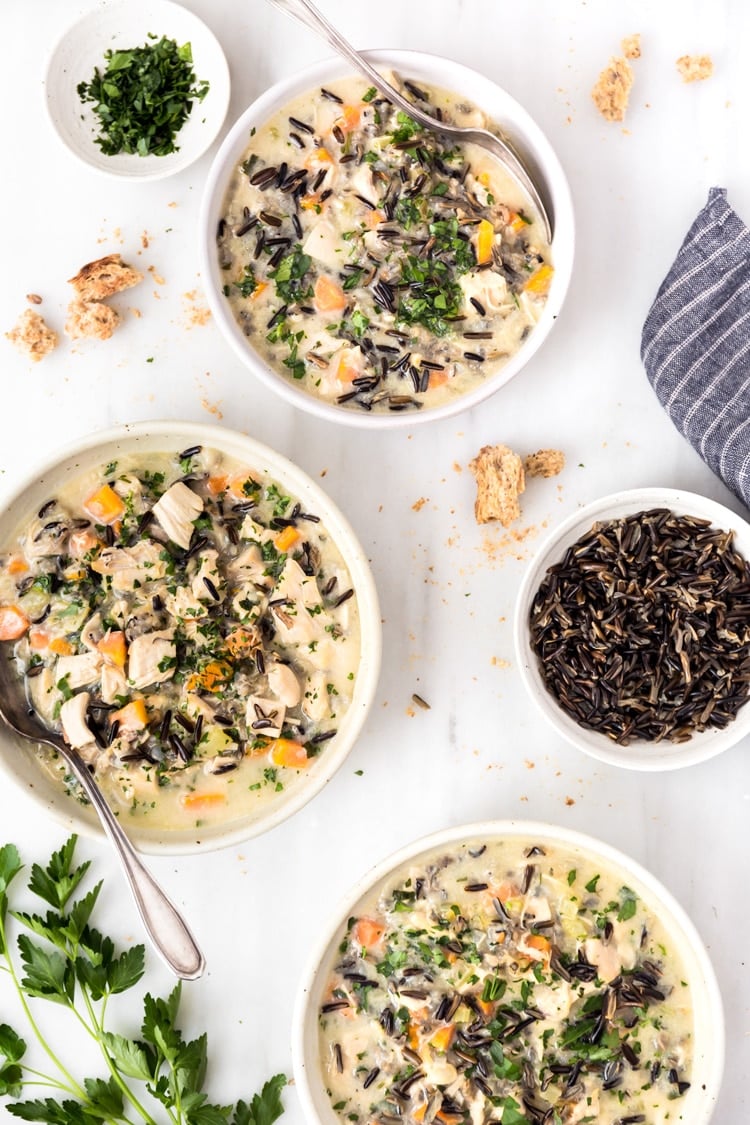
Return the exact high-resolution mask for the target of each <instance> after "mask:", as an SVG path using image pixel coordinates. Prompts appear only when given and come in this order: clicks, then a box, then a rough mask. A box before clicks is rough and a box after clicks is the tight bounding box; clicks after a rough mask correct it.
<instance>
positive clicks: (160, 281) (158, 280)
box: [148, 266, 167, 285]
mask: <svg viewBox="0 0 750 1125" xmlns="http://www.w3.org/2000/svg"><path fill="white" fill-rule="evenodd" d="M148 272H149V273H150V274H151V276H152V277H153V279H154V281H155V282H156V284H157V285H166V284H167V283H166V280H165V279H164V278H163V277H162V276H161V274H160V273H157V272H156V266H149V267H148Z"/></svg>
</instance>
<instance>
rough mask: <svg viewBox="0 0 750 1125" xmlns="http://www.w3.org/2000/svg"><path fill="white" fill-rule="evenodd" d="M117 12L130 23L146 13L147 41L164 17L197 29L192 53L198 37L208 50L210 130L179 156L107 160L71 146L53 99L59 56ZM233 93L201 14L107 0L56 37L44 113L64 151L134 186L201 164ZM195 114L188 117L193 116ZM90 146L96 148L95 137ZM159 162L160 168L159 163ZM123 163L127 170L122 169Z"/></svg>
mask: <svg viewBox="0 0 750 1125" xmlns="http://www.w3.org/2000/svg"><path fill="white" fill-rule="evenodd" d="M118 10H119V11H123V12H127V15H128V19H129V20H132V19H133V18H137V16H136V17H134V13H136V12H138V11H139V10H140V11H142V12H143V15H144V20H145V22H144V31H143V33H142V35H143V38H145V37H146V35H147V34H148V25H149V24H150V23H156V22H159V20H160V19H161V18H163V19H164V20H165V22H169V21H170V20H173V21H177V22H179V23H181V24H183V23H184V24H187V25H189V26H190V27H191V28H192V29H193V30H192V34H191V46H192V47H193V50H194V51H195V37H196V36H197V35H200V37H201V40H202V42H203V44H204V45H205V49H206V50H207V51H210V53H211V56H212V68H213V69H212V73H211V75H210V89H209V95H211V94H214V97H213V98H212V101H211V106H212V114H213V120H212V123H211V126H210V127H208V128H207V129H206V131H205V136H201V135H200V134H199V133H196V134H195V137H196V138H198V137H199V138H200V140H195V141H194V142H193V144H192V145H190V146H189V147H187V148H184V147H183V145H180V148H179V150H178V151H177V152H173V153H169V154H167V155H166V156H160V157H155V156H147V157H138V156H134V155H132V154H127V153H120V154H117V155H116V156H113V157H104V156H103V155H101V154H100V155H99V156H97V151H91V152H90V153H88V152H87V151H86V149H85V146H83V145H77V144H75V143H73V140H72V138H69V136H68V134H67V131H66V130H65V129H64V127H63V125H62V122H61V116H60V113H59V112H57V111H58V110H59V108H60V107H59V100H58V99H56V98H54V97H53V93H54V91H53V89H52V88H51V87H52V84H53V78H54V76H55V73H56V70H57V68H58V66H59V65H60V56H61V54H62V53H63V52H64V50H65V49H66V47H67V44H68V43H69V42H71V41H75V40H76V39H77V38H78V37H79V36H80V33H81V30H82V29H84V28H86V27H88V26H91V27H94V26H95V25H96V24H97V22H99V23H101V22H107V21H109V22H112V21H113V20H114V19H115V17H116V14H117V12H118ZM115 31H116V29H115ZM160 34H164V35H167V37H169V38H175V35H176V34H177V32H176V30H175V31H174V32H173V31H170V30H169V28H165V29H164V30H163V31H162V32H160ZM108 45H109V44H108V43H106V42H104V41H103V42H102V61H103V57H104V51H105V50H106V48H107V46H108ZM194 65H195V60H194ZM196 77H197V79H198V80H200V79H201V75H200V74H198V73H197V72H196ZM73 81H74V79H73V78H72V77H71V82H73ZM230 94H231V78H230V73H229V64H228V63H227V59H226V55H225V54H224V49H223V47H222V45H221V43H220V42H219V39H218V38H217V36H216V35H215V34H214V32H213V31H212V30H211V28H210V27H209V26H208V24H207V23H206V22H205V21H204V20H203V19H202V18H201V17H200V16H199V15H197V14H196V13H195V12H193V11H192V10H191V9H190V8H187V7H185V6H184V5H182V4H179V3H176V2H175V0H105V3H103V4H102V5H101V6H99V7H96V8H89V9H88V10H86V11H84V12H83V13H81V14H80V15H79V16H78V17H76V18H75V19H74V20H72V21H70V22H68V23H67V24H66V26H65V27H64V28H63V30H62V31H61V32H60V34H59V35H58V36H57V38H56V40H55V42H54V43H53V44H52V47H51V48H50V50H49V51H48V53H47V57H46V61H45V64H44V70H43V80H42V101H43V103H44V110H45V114H46V117H47V120H48V122H49V125H50V127H51V129H52V131H53V133H54V134H55V136H56V137H57V138H58V140H59V142H60V144H61V145H62V146H63V148H65V149H66V150H67V151H68V152H69V153H70V154H71V155H72V156H73V157H75V158H76V159H77V160H78V161H80V162H81V163H82V164H85V165H86V166H87V167H88V168H90V169H92V170H93V171H95V172H97V173H98V174H99V175H101V176H105V177H106V178H108V179H111V180H120V181H122V180H129V181H131V182H134V183H154V182H156V181H157V180H165V179H167V178H168V177H170V176H175V175H177V174H178V173H179V172H183V171H185V169H186V168H189V167H190V166H191V165H192V164H194V163H195V162H196V161H197V160H199V159H200V158H201V157H202V156H203V155H204V154H205V153H206V151H207V150H208V149H209V148H210V147H211V145H212V144H213V143H214V141H215V140H216V138H217V136H218V135H219V133H220V131H221V129H222V126H223V125H224V122H225V120H226V116H227V111H228V109H229V99H230ZM202 104H203V103H197V102H195V101H194V103H193V107H192V112H195V113H197V112H198V111H197V106H199V105H202ZM192 112H191V115H190V116H192ZM189 122H190V117H189V118H188V121H186V122H185V126H187V125H188V124H189ZM91 143H92V145H93V144H94V142H93V134H92V141H91ZM131 161H132V162H133V163H132V167H129V165H130V163H131ZM136 161H140V162H141V163H140V165H139V164H138V163H135V162H136ZM156 161H158V162H159V163H156ZM146 162H148V164H146ZM123 164H125V165H127V166H125V167H123V166H121V165H123Z"/></svg>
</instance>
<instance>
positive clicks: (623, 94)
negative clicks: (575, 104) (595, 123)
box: [591, 58, 633, 121]
mask: <svg viewBox="0 0 750 1125" xmlns="http://www.w3.org/2000/svg"><path fill="white" fill-rule="evenodd" d="M632 85H633V70H632V68H631V66H630V63H629V62H628V60H627V59H626V58H618V59H614V58H613V59H610V60H609V66H607V67H605V69H604V70H603V71H602V72H601V74H600V75H599V78H598V80H597V83H596V85H595V86H594V88H593V90H592V91H591V97H592V98H593V99H594V105H595V106H596V108H597V109H598V110H599V112H600V113H601V115H602V117H604V118H605V119H606V120H607V121H622V120H623V119H624V117H625V110H626V109H627V108H628V99H629V98H630V89H631V87H632Z"/></svg>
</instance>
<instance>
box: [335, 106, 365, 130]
mask: <svg viewBox="0 0 750 1125" xmlns="http://www.w3.org/2000/svg"><path fill="white" fill-rule="evenodd" d="M361 116H362V110H361V109H360V107H359V106H358V105H344V106H342V107H341V114H340V116H339V117H337V118H336V124H337V125H338V126H339V128H340V129H343V131H344V132H345V133H351V131H352V129H356V128H357V126H358V125H359V122H360V118H361Z"/></svg>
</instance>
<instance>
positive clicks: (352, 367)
mask: <svg viewBox="0 0 750 1125" xmlns="http://www.w3.org/2000/svg"><path fill="white" fill-rule="evenodd" d="M350 355H351V351H350V350H349V349H348V348H344V349H343V351H342V352H341V355H340V356H339V362H338V366H337V368H336V378H337V379H338V381H339V383H351V382H352V380H353V379H359V377H360V375H361V374H362V372H361V370H360V369H359V367H357V365H356V364H355V363H351V362H350V360H349V357H350Z"/></svg>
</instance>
